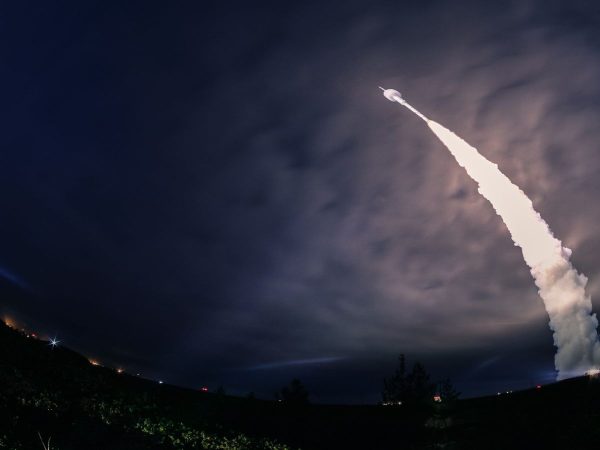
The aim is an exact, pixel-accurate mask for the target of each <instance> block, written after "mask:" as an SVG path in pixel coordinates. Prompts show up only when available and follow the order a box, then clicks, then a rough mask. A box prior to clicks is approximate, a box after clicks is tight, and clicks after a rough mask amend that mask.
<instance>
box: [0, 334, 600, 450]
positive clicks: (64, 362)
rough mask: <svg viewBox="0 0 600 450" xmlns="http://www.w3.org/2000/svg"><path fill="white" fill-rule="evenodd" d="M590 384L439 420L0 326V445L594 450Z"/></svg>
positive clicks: (595, 414) (547, 389)
mask: <svg viewBox="0 0 600 450" xmlns="http://www.w3.org/2000/svg"><path fill="white" fill-rule="evenodd" d="M599 380H600V379H598V378H596V377H580V378H573V379H569V380H565V381H562V382H559V383H554V384H551V385H545V386H541V387H539V388H533V389H529V390H525V391H520V392H514V393H511V394H503V395H500V396H497V395H495V396H489V397H483V398H477V399H467V400H460V401H458V402H457V403H456V405H455V408H454V410H453V411H451V412H450V414H446V415H443V417H442V416H440V415H439V414H436V410H435V409H433V410H432V411H431V413H430V415H429V417H424V416H422V415H420V414H415V413H414V411H413V410H411V409H409V408H404V407H403V406H399V407H395V406H394V407H390V406H379V405H373V406H333V405H310V404H300V405H298V404H296V405H286V404H282V403H280V402H276V401H265V400H259V399H254V398H240V397H232V396H227V395H224V394H219V393H211V392H201V391H195V390H191V389H184V388H180V387H176V386H171V385H167V384H159V383H157V382H156V381H153V380H146V379H143V378H139V377H136V376H132V375H129V374H126V373H119V372H118V371H116V370H114V369H111V368H107V367H101V366H95V365H93V364H91V363H90V361H88V360H87V359H86V358H85V357H83V356H81V355H80V354H78V353H76V352H74V351H71V350H69V349H67V348H64V347H61V346H58V347H56V348H52V347H51V346H49V345H48V342H47V341H43V340H39V339H36V338H34V337H31V336H30V337H27V334H26V333H24V332H21V331H19V330H16V329H12V328H10V327H8V326H6V325H5V324H0V386H1V389H0V448H7V449H14V450H18V449H27V450H29V449H42V448H43V447H42V444H41V441H40V436H41V437H42V438H43V439H44V440H47V439H48V438H50V437H51V439H52V440H51V448H52V449H54V450H75V449H77V450H82V449H86V450H87V449H116V450H120V449H123V450H125V449H127V450H136V449H196V448H207V449H213V448H214V449H216V448H219V449H263V448H266V449H286V448H304V449H335V448H357V449H358V448H360V449H391V448H394V449H399V448H400V449H403V448H406V449H429V448H431V449H434V448H446V449H483V448H486V449H509V448H528V449H537V448H557V447H562V448H569V449H578V448H582V449H583V448H595V447H597V442H598V441H599V440H600V427H599V426H598V425H599V424H600V381H599ZM434 408H435V406H434ZM38 433H39V435H40V436H39V435H38Z"/></svg>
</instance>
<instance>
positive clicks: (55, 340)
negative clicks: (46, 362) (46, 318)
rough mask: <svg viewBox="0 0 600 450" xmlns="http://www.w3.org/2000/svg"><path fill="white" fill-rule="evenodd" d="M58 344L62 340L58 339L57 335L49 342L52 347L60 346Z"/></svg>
mask: <svg viewBox="0 0 600 450" xmlns="http://www.w3.org/2000/svg"><path fill="white" fill-rule="evenodd" d="M58 344H60V341H59V340H58V339H56V337H53V338H52V339H50V342H49V343H48V345H49V346H50V347H52V348H55V347H56V346H58Z"/></svg>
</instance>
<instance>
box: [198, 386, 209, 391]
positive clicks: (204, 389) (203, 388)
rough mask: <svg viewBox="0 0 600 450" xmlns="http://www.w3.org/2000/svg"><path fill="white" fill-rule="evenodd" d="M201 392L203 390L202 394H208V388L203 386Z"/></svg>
mask: <svg viewBox="0 0 600 450" xmlns="http://www.w3.org/2000/svg"><path fill="white" fill-rule="evenodd" d="M200 390H201V391H202V392H208V388H207V387H206V386H202V387H201V388H200Z"/></svg>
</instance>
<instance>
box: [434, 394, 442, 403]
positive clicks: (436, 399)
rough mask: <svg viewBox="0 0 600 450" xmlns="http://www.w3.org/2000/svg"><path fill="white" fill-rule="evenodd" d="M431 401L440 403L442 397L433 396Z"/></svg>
mask: <svg viewBox="0 0 600 450" xmlns="http://www.w3.org/2000/svg"><path fill="white" fill-rule="evenodd" d="M433 401H434V402H438V403H440V402H441V401H442V396H441V395H434V396H433Z"/></svg>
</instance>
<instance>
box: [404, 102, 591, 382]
mask: <svg viewBox="0 0 600 450" xmlns="http://www.w3.org/2000/svg"><path fill="white" fill-rule="evenodd" d="M402 100H404V99H402ZM404 103H405V106H407V107H408V106H410V105H408V103H406V101H405V100H404ZM409 109H410V110H411V111H413V112H415V111H416V110H415V109H414V108H413V107H412V106H410V108H409ZM417 112H418V111H417ZM418 116H419V117H421V118H422V119H423V120H424V121H425V122H426V123H427V125H428V126H429V128H430V129H431V131H433V133H434V134H435V135H436V136H437V137H438V139H439V140H440V141H442V143H443V144H444V145H445V146H446V147H447V148H448V150H449V151H450V153H452V155H453V156H454V158H455V159H456V161H457V162H458V164H459V165H460V166H461V167H464V169H465V170H466V171H467V174H468V175H469V176H470V177H471V178H472V179H473V180H475V182H476V183H477V184H478V186H479V188H478V191H479V193H480V194H481V195H483V196H484V197H485V198H486V199H487V200H488V201H489V202H490V203H491V204H492V206H493V207H494V209H495V210H496V213H497V214H498V215H499V216H500V217H501V218H502V220H503V221H504V223H505V224H506V227H507V228H508V231H509V232H510V235H511V237H512V240H513V241H514V244H515V245H517V246H519V247H521V250H522V252H523V258H524V259H525V263H526V264H527V265H528V266H529V268H530V271H531V275H532V276H533V279H534V280H535V284H536V285H537V287H538V289H539V294H540V297H541V298H542V300H543V302H544V306H545V308H546V311H547V312H548V316H549V317H550V324H549V325H550V329H551V330H552V331H553V337H554V345H555V346H556V348H557V352H556V356H555V358H554V365H555V367H556V370H557V371H558V376H557V378H558V379H559V380H560V379H563V378H568V377H572V376H577V375H582V374H584V373H586V372H588V371H590V370H593V369H597V368H598V365H599V364H598V363H599V362H600V344H599V342H598V332H597V327H598V319H597V318H596V314H593V313H592V302H591V299H590V297H589V296H588V295H586V293H585V286H586V284H587V278H586V277H585V275H583V274H580V273H578V272H577V270H575V268H574V267H573V265H572V264H571V262H570V261H569V258H570V256H571V250H570V249H568V248H566V247H564V246H563V245H562V243H561V241H559V240H558V239H556V237H554V235H553V234H552V231H551V230H550V227H549V226H548V224H547V223H546V222H545V221H544V220H543V219H542V217H541V216H540V214H539V213H538V212H537V211H536V210H535V209H534V208H533V204H532V202H531V200H530V199H529V198H528V197H527V195H525V193H524V192H523V191H522V190H521V189H520V188H519V187H518V186H516V185H515V184H513V183H512V182H511V181H510V179H509V178H508V177H507V176H506V175H504V174H503V173H502V172H501V171H500V170H499V169H498V166H497V165H496V164H494V163H492V162H490V161H488V160H487V159H486V158H485V157H483V156H482V155H481V154H479V152H478V151H477V149H475V148H474V147H472V146H470V145H469V144H468V143H467V142H465V141H464V140H463V139H461V138H460V137H458V136H457V135H456V134H454V133H453V132H451V131H450V130H448V129H446V128H444V127H443V126H442V125H440V124H438V123H436V122H434V121H432V120H429V119H427V118H426V117H424V116H423V115H422V114H421V113H418Z"/></svg>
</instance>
